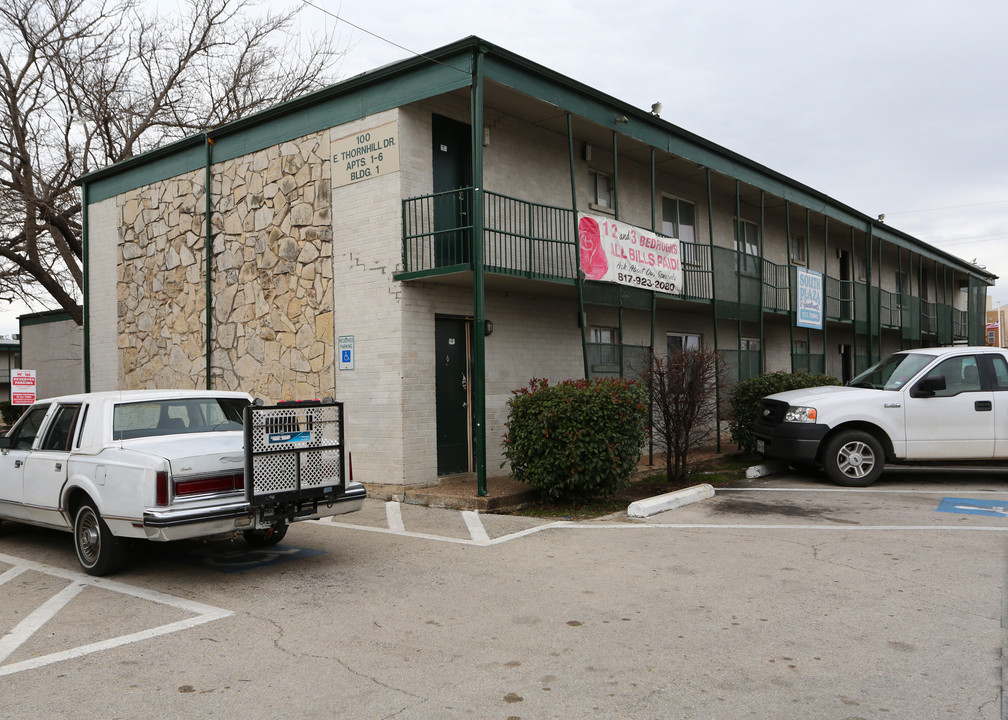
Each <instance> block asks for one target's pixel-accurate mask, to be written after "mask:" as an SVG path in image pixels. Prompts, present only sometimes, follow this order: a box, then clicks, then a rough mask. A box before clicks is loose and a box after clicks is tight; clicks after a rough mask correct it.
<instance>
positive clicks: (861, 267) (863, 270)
mask: <svg viewBox="0 0 1008 720" xmlns="http://www.w3.org/2000/svg"><path fill="white" fill-rule="evenodd" d="M854 264H855V265H857V268H858V279H859V280H865V279H867V278H868V262H867V260H866V259H865V258H864V257H858V258H855V261H854Z"/></svg>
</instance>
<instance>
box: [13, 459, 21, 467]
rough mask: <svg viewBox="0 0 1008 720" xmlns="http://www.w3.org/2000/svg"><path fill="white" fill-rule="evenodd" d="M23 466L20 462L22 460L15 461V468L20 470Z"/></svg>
mask: <svg viewBox="0 0 1008 720" xmlns="http://www.w3.org/2000/svg"><path fill="white" fill-rule="evenodd" d="M21 465H22V463H21V461H20V460H15V461H14V467H15V468H19V467H21Z"/></svg>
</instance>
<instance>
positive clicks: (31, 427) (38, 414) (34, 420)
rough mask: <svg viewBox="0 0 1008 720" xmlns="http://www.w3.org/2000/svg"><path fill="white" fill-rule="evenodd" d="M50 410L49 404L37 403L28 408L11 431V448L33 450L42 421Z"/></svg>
mask: <svg viewBox="0 0 1008 720" xmlns="http://www.w3.org/2000/svg"><path fill="white" fill-rule="evenodd" d="M48 412H49V404H48V403H46V404H45V405H35V406H33V407H32V408H31V409H29V410H28V412H26V413H25V414H24V415H23V416H22V417H21V420H19V421H18V424H17V425H15V426H14V429H13V430H11V432H10V438H11V444H10V446H11V448H13V449H15V450H31V446H32V445H33V444H34V443H35V437H36V436H37V435H38V431H39V428H40V427H42V421H43V420H45V416H46V413H48Z"/></svg>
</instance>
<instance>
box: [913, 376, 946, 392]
mask: <svg viewBox="0 0 1008 720" xmlns="http://www.w3.org/2000/svg"><path fill="white" fill-rule="evenodd" d="M945 388H946V385H945V376H944V375H934V376H931V377H926V378H924V379H923V380H921V381H920V382H919V383H917V385H916V386H914V391H913V396H914V397H934V395H935V393H936V392H941V391H942V390H944V389H945Z"/></svg>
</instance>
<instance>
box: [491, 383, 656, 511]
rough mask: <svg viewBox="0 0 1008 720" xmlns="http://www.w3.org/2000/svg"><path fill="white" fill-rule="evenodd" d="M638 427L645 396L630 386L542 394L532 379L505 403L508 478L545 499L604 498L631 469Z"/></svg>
mask: <svg viewBox="0 0 1008 720" xmlns="http://www.w3.org/2000/svg"><path fill="white" fill-rule="evenodd" d="M646 422H647V402H646V394H645V390H644V387H643V386H642V385H641V384H640V383H638V382H635V381H633V380H616V379H609V378H606V379H600V380H590V381H589V380H566V381H564V382H562V383H560V384H559V385H554V386H552V387H550V385H549V383H548V381H546V380H540V379H537V378H533V379H532V380H530V381H529V384H528V387H526V388H520V389H518V390H515V391H514V392H513V393H512V395H511V399H510V400H508V420H507V434H506V435H505V436H504V456H505V457H506V458H507V461H508V462H509V463H510V464H511V472H512V473H513V474H514V476H515V477H516V478H518V479H519V480H522V481H524V482H526V483H528V484H529V485H531V486H532V487H533V488H535V489H536V490H538V491H539V492H540V494H543V495H545V496H547V497H548V498H550V499H553V500H564V501H579V500H587V499H590V498H594V497H598V496H605V495H609V494H612V493H613V492H615V491H616V490H618V489H619V488H620V487H621V486H622V485H623V483H625V482H626V480H627V478H629V477H630V475H631V474H633V472H634V471H635V470H636V469H637V461H638V460H639V459H640V449H641V446H642V445H643V444H644V439H645V437H646V430H645V428H646ZM501 466H502V467H503V463H502V464H501Z"/></svg>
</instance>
